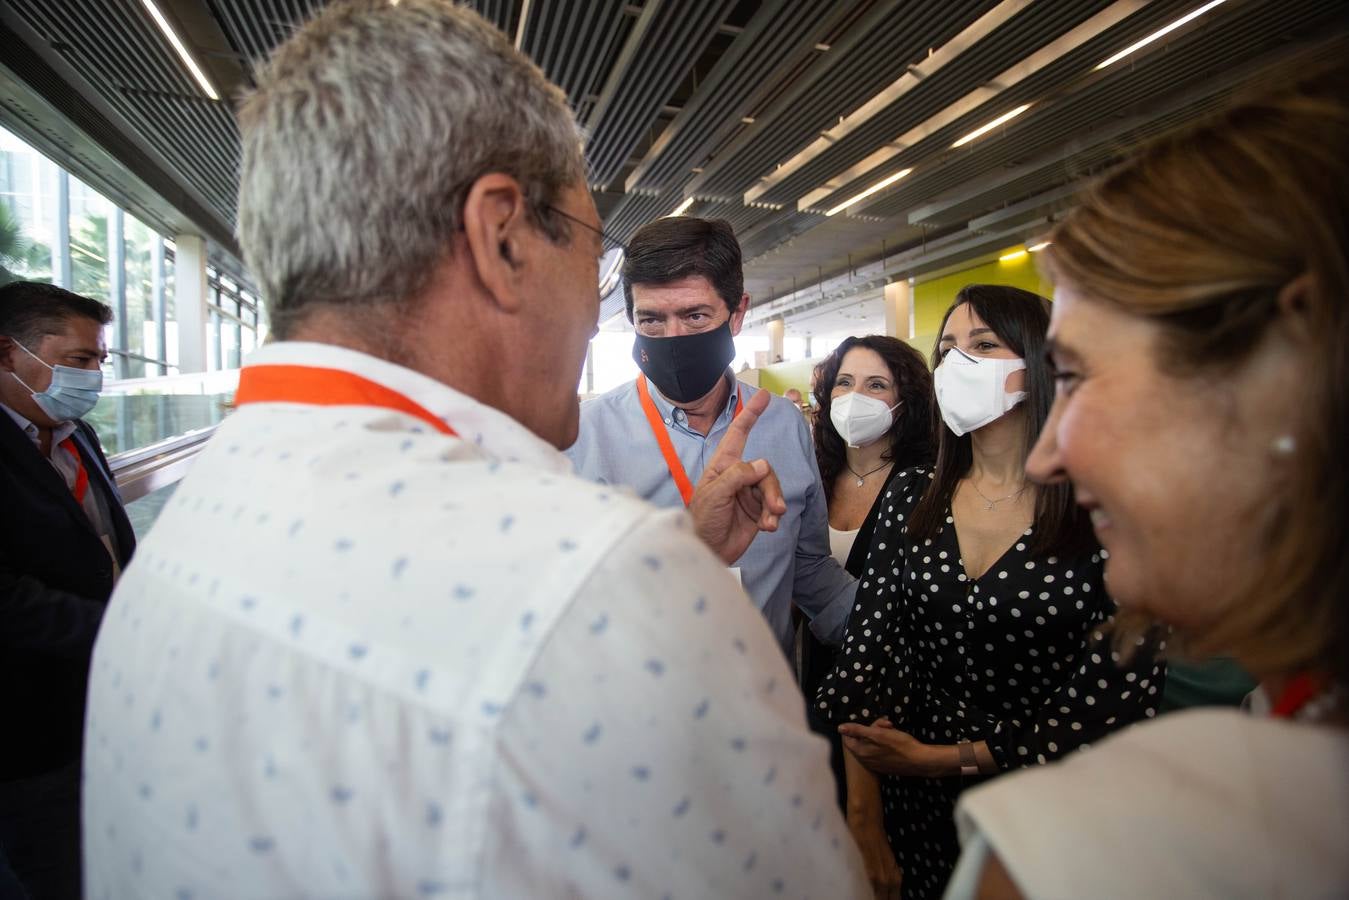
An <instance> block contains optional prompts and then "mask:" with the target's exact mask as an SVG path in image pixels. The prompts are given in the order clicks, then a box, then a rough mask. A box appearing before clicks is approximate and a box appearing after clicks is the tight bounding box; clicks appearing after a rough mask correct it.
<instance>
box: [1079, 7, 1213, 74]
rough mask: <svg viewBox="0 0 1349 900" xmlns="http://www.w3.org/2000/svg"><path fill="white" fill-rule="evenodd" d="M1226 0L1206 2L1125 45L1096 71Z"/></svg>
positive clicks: (1162, 36) (1097, 67)
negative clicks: (1168, 23) (1139, 39)
mask: <svg viewBox="0 0 1349 900" xmlns="http://www.w3.org/2000/svg"><path fill="white" fill-rule="evenodd" d="M1226 2H1227V0H1211V2H1209V3H1205V4H1204V5H1203V6H1201V7H1199V8H1198V9H1196V10H1192V11H1191V12H1188V13H1186V14H1185V15H1183V16H1181V17H1180V18H1179V19H1177V20H1176V21H1174V22H1172V23H1171V24H1170V25H1167V26H1166V27H1165V28H1159V29H1158V30H1156V31H1154V32H1153V33H1152V34H1150V35H1148V36H1147V37H1145V38H1143V39H1142V40H1141V41H1137V42H1135V43H1132V44H1130V45H1129V46H1127V47H1125V48H1124V49H1123V50H1121V51H1120V52H1118V53H1116V54H1115V55H1114V56H1110V57H1107V58H1106V59H1103V60H1102V61H1101V62H1099V63H1097V64H1096V69H1095V71H1099V70H1101V69H1104V68H1107V67H1109V66H1112V65H1114V64H1115V63H1117V62H1119V61H1120V60H1121V59H1124V57H1126V56H1129V55H1131V54H1133V53H1137V52H1138V51H1139V50H1142V49H1143V48H1144V47H1146V46H1147V45H1148V44H1151V43H1152V42H1153V41H1156V40H1159V39H1161V38H1164V37H1166V36H1167V35H1168V34H1170V33H1171V32H1173V31H1175V30H1176V29H1177V28H1180V27H1181V26H1182V25H1185V24H1187V23H1189V22H1192V21H1194V20H1195V19H1197V18H1199V17H1200V16H1202V15H1203V14H1204V13H1206V12H1208V11H1209V10H1210V9H1213V7H1215V6H1219V5H1221V4H1223V3H1226Z"/></svg>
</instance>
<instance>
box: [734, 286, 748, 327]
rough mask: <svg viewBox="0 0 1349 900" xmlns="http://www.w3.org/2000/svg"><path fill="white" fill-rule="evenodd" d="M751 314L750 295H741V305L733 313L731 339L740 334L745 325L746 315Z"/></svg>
mask: <svg viewBox="0 0 1349 900" xmlns="http://www.w3.org/2000/svg"><path fill="white" fill-rule="evenodd" d="M747 312H749V294H741V295H740V305H739V306H737V307H736V308H735V311H734V312H733V313H731V337H735V336H736V335H738V334H740V328H741V326H743V325H744V324H745V313H747Z"/></svg>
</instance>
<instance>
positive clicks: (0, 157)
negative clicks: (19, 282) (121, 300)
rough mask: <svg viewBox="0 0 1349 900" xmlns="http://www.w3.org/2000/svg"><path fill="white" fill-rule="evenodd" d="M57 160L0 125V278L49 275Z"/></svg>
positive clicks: (38, 278) (43, 277) (47, 278)
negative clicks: (55, 161) (46, 155)
mask: <svg viewBox="0 0 1349 900" xmlns="http://www.w3.org/2000/svg"><path fill="white" fill-rule="evenodd" d="M58 178H59V170H58V169H57V167H56V164H55V163H53V162H52V161H51V160H49V159H47V158H46V157H45V156H43V155H42V154H40V153H38V152H37V151H36V150H34V149H33V148H32V147H30V146H28V144H26V143H25V142H24V141H23V140H21V139H20V138H19V137H17V136H16V135H13V134H11V133H10V132H8V131H6V130H4V129H3V128H0V283H4V282H6V281H12V280H14V279H27V280H30V281H51V280H52V242H53V241H54V240H55V237H56V216H57V204H56V194H57V179H58Z"/></svg>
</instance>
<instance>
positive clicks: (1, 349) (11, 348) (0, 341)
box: [0, 334, 23, 372]
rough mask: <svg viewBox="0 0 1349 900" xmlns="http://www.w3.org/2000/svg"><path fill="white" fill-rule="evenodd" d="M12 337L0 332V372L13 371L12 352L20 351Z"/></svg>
mask: <svg viewBox="0 0 1349 900" xmlns="http://www.w3.org/2000/svg"><path fill="white" fill-rule="evenodd" d="M22 352H23V351H22V350H20V349H19V346H18V345H17V344H16V343H14V338H12V337H10V336H9V335H5V334H0V372H13V371H14V354H15V353H22Z"/></svg>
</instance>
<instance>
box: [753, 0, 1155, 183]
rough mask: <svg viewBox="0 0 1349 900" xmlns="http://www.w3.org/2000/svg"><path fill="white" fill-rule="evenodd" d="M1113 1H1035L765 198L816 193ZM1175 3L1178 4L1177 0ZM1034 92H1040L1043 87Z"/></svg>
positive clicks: (871, 179) (872, 177) (980, 114)
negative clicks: (883, 147) (877, 151)
mask: <svg viewBox="0 0 1349 900" xmlns="http://www.w3.org/2000/svg"><path fill="white" fill-rule="evenodd" d="M1112 2H1113V0H1089V2H1082V0H1079V2H1075V3H1068V2H1061V3H1048V4H1046V3H1038V4H1037V3H1033V4H1031V5H1030V6H1029V7H1028V8H1027V9H1026V10H1024V11H1023V12H1022V13H1021V14H1019V15H1016V16H1013V17H1012V18H1011V19H1010V20H1008V21H1007V22H1005V23H1004V24H1003V25H1001V26H1000V27H999V28H997V29H995V30H994V31H993V33H991V34H990V35H988V36H987V37H985V38H984V39H983V40H982V41H980V42H978V44H976V45H975V46H974V47H972V48H971V50H970V51H969V52H967V53H964V54H961V55H960V56H958V57H956V58H955V59H954V60H952V61H951V62H950V63H948V64H947V65H946V66H943V67H942V68H941V69H940V70H938V71H937V72H935V73H934V74H932V75H931V76H929V77H928V78H926V79H924V80H923V81H922V82H921V83H920V84H918V85H917V86H915V87H914V88H913V89H912V90H910V91H909V92H908V93H906V94H905V95H904V96H903V97H901V98H900V99H899V100H898V101H897V102H895V103H893V104H891V105H890V106H889V108H887V109H886V110H884V111H882V112H881V113H879V114H878V115H876V116H874V117H873V118H872V119H871V120H870V121H868V122H866V123H865V124H864V125H862V126H861V127H859V128H858V129H857V130H855V131H853V132H852V133H851V134H849V135H848V136H847V137H845V138H843V139H842V140H840V141H838V142H837V143H836V144H835V145H834V146H832V147H830V148H829V149H828V150H826V151H825V152H824V153H822V154H820V155H819V156H818V157H816V158H815V159H813V160H812V161H811V162H810V163H808V164H807V165H805V166H802V167H801V168H800V169H798V170H797V171H796V172H794V173H792V175H791V176H790V177H788V178H786V179H784V180H783V181H781V182H779V183H778V184H776V185H774V186H773V187H772V188H771V189H770V190H769V191H768V192H766V193H765V194H764V195H763V196H762V198H761V199H763V200H767V201H770V202H774V203H795V202H796V200H797V198H799V197H802V196H804V195H805V194H808V193H810V192H811V191H812V190H814V189H815V188H817V187H819V186H820V185H822V184H825V183H826V182H828V181H829V180H830V179H832V178H834V177H835V176H837V175H838V174H839V173H840V172H845V171H847V170H848V169H850V168H851V167H852V166H854V165H856V164H857V163H859V162H861V161H862V160H863V159H865V158H866V157H867V156H869V155H870V154H871V153H872V152H873V151H875V149H876V148H877V147H880V146H882V145H883V144H885V143H887V142H889V141H893V140H894V139H895V138H897V137H899V136H900V135H902V134H904V133H905V132H907V131H909V129H911V128H913V127H915V126H917V125H920V124H922V123H923V122H925V121H927V120H928V119H929V118H931V117H932V116H934V115H936V114H937V113H939V112H941V111H942V110H943V109H946V108H947V107H948V106H950V105H951V104H952V103H955V102H956V101H958V100H960V99H961V98H962V97H964V96H965V95H967V94H968V93H969V92H970V91H971V90H973V89H974V88H975V87H978V86H980V85H983V84H987V83H989V82H990V81H991V80H992V79H993V78H995V77H996V76H997V75H999V74H1001V73H1002V72H1005V71H1006V70H1007V69H1008V68H1009V67H1011V66H1013V65H1015V64H1016V63H1017V62H1018V61H1020V60H1022V59H1024V58H1025V57H1026V56H1029V55H1030V54H1031V53H1033V52H1034V51H1035V50H1038V49H1039V48H1040V47H1042V46H1044V45H1045V44H1048V43H1050V42H1051V41H1052V40H1054V39H1055V38H1057V37H1058V36H1060V35H1061V34H1064V33H1066V32H1068V31H1070V30H1072V29H1073V28H1075V27H1077V26H1078V25H1079V24H1081V23H1082V22H1083V21H1085V20H1086V19H1089V18H1090V17H1091V16H1093V15H1095V14H1096V13H1098V12H1100V11H1101V10H1102V9H1104V8H1105V7H1107V6H1109V5H1110V3H1112ZM1154 5H1156V6H1166V5H1168V4H1167V2H1166V0H1157V3H1156V4H1154ZM1171 5H1174V2H1173V3H1172V4H1171ZM1172 18H1173V17H1172ZM1041 74H1042V75H1043V74H1044V73H1041ZM1031 81H1036V82H1039V83H1042V84H1043V83H1044V82H1045V79H1044V78H1040V77H1036V76H1033V77H1032V78H1030V79H1027V80H1026V81H1023V82H1022V83H1021V84H1019V85H1017V87H1018V88H1022V89H1023V90H1024V86H1025V85H1026V84H1027V83H1028V82H1031ZM1010 95H1011V92H1010V91H1009V92H1005V93H1004V94H1003V95H1002V97H1007V96H1010ZM1034 96H1038V92H1037V93H1035V94H1034ZM1002 97H1000V98H999V101H998V105H1000V106H1001V105H1006V107H1007V108H1008V109H1011V108H1013V107H1014V106H1015V105H1016V104H1015V103H1010V102H1009V103H1005V104H1004V103H1003V102H1002ZM990 115H991V113H990V112H989V111H988V110H987V109H983V108H981V109H980V110H976V111H975V112H974V113H971V116H970V117H964V118H962V120H961V123H962V125H961V128H963V130H964V131H968V130H970V128H976V127H978V125H979V124H982V120H985V119H987V118H989V117H990ZM971 117H972V118H978V119H980V120H981V121H980V122H978V123H976V124H974V125H972V126H966V125H965V124H964V123H965V122H966V120H967V119H968V118H971ZM957 136H958V134H957ZM947 143H948V144H949V143H950V141H947ZM922 144H923V146H924V147H925V148H927V149H925V151H924V152H928V153H930V152H931V149H930V147H931V146H933V145H935V140H934V138H929V139H928V140H926V141H924V142H922ZM938 146H939V145H938ZM913 155H914V154H912V153H910V154H909V157H910V158H911V157H912V156H913ZM906 164H907V159H906V161H905V162H897V163H894V164H893V165H888V166H887V168H888V169H889V170H890V171H887V172H882V173H877V174H871V173H867V174H866V175H864V176H863V177H862V178H860V179H858V182H859V183H854V184H850V185H848V186H847V189H846V190H840V191H839V195H840V197H841V199H847V198H848V197H851V196H854V195H855V194H857V193H858V192H859V191H861V190H863V189H865V188H866V187H867V186H869V185H871V184H874V183H875V182H876V181H879V180H880V179H881V178H883V177H885V175H888V174H890V172H893V171H899V170H900V169H902V168H904V167H905V165H906ZM830 201H831V202H830V203H828V205H826V206H825V208H829V207H832V206H834V205H836V204H837V203H838V202H841V201H840V200H835V199H834V198H833V197H831V198H830Z"/></svg>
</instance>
